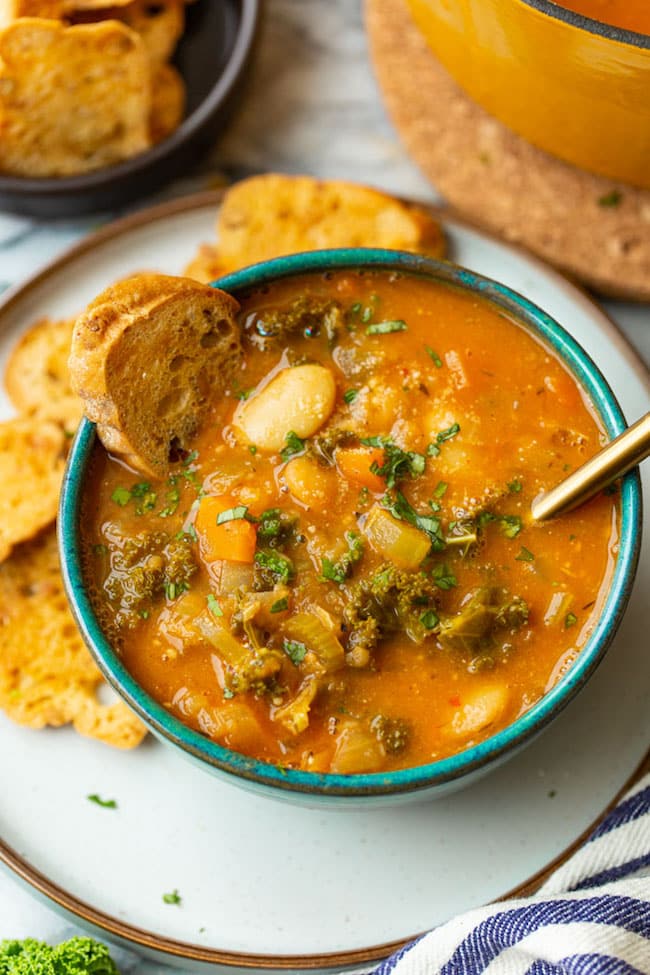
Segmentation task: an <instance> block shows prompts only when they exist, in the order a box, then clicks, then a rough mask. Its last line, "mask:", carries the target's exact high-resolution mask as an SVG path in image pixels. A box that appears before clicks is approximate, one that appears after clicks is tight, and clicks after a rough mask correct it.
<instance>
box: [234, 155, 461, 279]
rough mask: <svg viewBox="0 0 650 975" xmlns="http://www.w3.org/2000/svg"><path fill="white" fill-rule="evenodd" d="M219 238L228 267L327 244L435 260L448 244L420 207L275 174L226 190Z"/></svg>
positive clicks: (359, 189)
mask: <svg viewBox="0 0 650 975" xmlns="http://www.w3.org/2000/svg"><path fill="white" fill-rule="evenodd" d="M217 238H218V253H219V261H220V263H221V264H222V267H223V268H224V269H226V270H234V269H236V268H239V267H245V266H246V265H248V264H255V263H256V262H258V261H265V260H268V259H269V258H271V257H280V256H282V255H284V254H297V253H299V252H301V251H310V250H318V249H320V248H329V247H386V248H392V249H396V250H409V251H416V252H418V253H422V254H428V255H430V256H432V257H442V256H444V254H445V249H446V244H445V237H444V233H443V231H442V229H441V227H440V224H439V223H438V222H437V221H436V220H434V219H433V217H432V216H430V215H429V214H428V213H426V212H425V211H424V210H422V209H419V208H417V207H413V206H410V205H409V204H406V203H402V202H400V201H399V200H396V199H394V198H393V197H390V196H387V195H386V194H385V193H380V192H378V191H377V190H373V189H370V188H369V187H366V186H360V185H358V184H356V183H344V182H340V181H338V180H318V179H313V178H312V177H311V176H283V175H278V174H274V173H271V174H268V175H266V176H253V177H251V178H250V179H245V180H242V181H241V182H240V183H236V184H235V185H234V186H232V187H231V188H230V189H229V190H228V192H227V193H226V195H225V196H224V199H223V203H222V206H221V209H220V211H219V216H218V218H217Z"/></svg>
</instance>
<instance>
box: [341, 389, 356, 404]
mask: <svg viewBox="0 0 650 975" xmlns="http://www.w3.org/2000/svg"><path fill="white" fill-rule="evenodd" d="M358 395H359V390H358V389H346V391H345V392H344V393H343V399H344V400H345V402H346V403H354V401H355V399H356V398H357V396H358Z"/></svg>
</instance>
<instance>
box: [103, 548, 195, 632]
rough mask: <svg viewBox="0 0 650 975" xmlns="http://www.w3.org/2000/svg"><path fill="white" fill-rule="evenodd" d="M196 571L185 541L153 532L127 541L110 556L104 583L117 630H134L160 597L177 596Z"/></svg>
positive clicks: (186, 586)
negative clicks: (109, 565)
mask: <svg viewBox="0 0 650 975" xmlns="http://www.w3.org/2000/svg"><path fill="white" fill-rule="evenodd" d="M197 568H198V567H197V564H196V562H195V561H194V556H193V554H192V549H191V544H190V542H189V541H188V540H187V539H186V538H180V539H179V538H176V537H173V538H170V536H169V535H168V534H167V532H159V531H154V532H141V533H139V534H138V535H135V536H134V537H133V538H129V539H127V540H126V541H125V542H124V544H123V545H122V546H121V547H119V548H117V549H116V550H115V551H114V552H113V555H112V558H111V571H110V572H109V574H108V576H107V577H106V580H105V582H104V591H105V592H106V594H107V596H108V598H109V600H110V601H111V603H112V604H113V607H114V608H115V610H116V614H115V624H116V626H117V628H118V630H122V629H130V628H132V627H133V626H135V624H136V623H137V622H138V620H139V619H140V614H141V613H142V612H143V611H145V610H146V608H148V607H149V606H150V605H151V603H152V602H153V601H154V600H155V599H156V598H157V597H159V596H161V595H162V594H163V593H164V594H165V595H166V596H167V598H168V599H176V597H177V596H180V594H181V593H182V592H185V590H187V589H188V588H189V580H190V578H191V577H192V575H193V574H194V573H195V572H196V570H197Z"/></svg>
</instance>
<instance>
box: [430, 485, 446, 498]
mask: <svg viewBox="0 0 650 975" xmlns="http://www.w3.org/2000/svg"><path fill="white" fill-rule="evenodd" d="M448 487H449V485H448V484H447V482H446V481H438V483H437V484H436V486H435V489H434V492H433V496H434V498H441V497H442V496H443V495H444V493H445V491H446V490H447V488H448Z"/></svg>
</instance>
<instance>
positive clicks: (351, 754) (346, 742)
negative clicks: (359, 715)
mask: <svg viewBox="0 0 650 975" xmlns="http://www.w3.org/2000/svg"><path fill="white" fill-rule="evenodd" d="M385 758H386V753H385V752H384V749H383V746H382V745H381V743H380V742H379V741H378V740H377V738H376V737H375V735H373V734H372V732H370V731H368V730H367V729H366V728H364V727H362V725H360V724H358V723H357V722H356V721H347V722H346V723H345V724H344V725H343V727H342V729H341V731H340V732H339V734H338V737H337V740H336V751H335V753H334V758H333V759H332V764H331V765H330V772H334V773H338V774H339V775H350V774H355V773H361V772H378V771H379V770H380V769H381V768H382V766H383V764H384V760H385Z"/></svg>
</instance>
